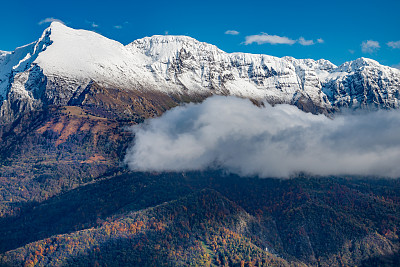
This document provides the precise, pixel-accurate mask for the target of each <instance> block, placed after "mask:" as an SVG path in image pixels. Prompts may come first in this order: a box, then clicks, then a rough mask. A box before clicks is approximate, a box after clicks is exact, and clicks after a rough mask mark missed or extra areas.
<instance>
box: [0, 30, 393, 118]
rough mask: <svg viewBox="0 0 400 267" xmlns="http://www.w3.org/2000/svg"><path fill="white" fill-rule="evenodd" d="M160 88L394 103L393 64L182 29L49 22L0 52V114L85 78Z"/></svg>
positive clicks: (324, 106)
mask: <svg viewBox="0 0 400 267" xmlns="http://www.w3.org/2000/svg"><path fill="white" fill-rule="evenodd" d="M92 82H96V83H97V84H99V85H100V86H103V87H105V88H117V89H120V90H123V91H129V90H139V91H156V92H160V93H163V94H166V95H171V94H177V95H183V96H187V97H188V98H189V99H190V98H191V96H193V95H200V96H203V98H205V97H208V96H210V95H233V96H238V97H242V98H249V99H251V100H256V101H259V102H262V101H267V102H269V103H271V104H280V103H285V104H292V105H296V106H297V107H299V108H300V109H302V110H304V111H307V112H312V113H331V112H334V111H338V110H340V109H342V108H354V109H357V108H366V109H376V108H385V109H388V108H389V109H390V108H398V107H399V95H400V94H399V90H400V70H397V69H394V68H390V67H387V66H383V65H380V64H379V63H378V62H376V61H374V60H372V59H366V58H360V59H357V60H354V61H350V62H346V63H343V64H342V65H340V66H336V65H334V64H332V63H331V62H329V61H328V60H325V59H320V60H313V59H295V58H293V57H283V58H277V57H274V56H269V55H263V54H248V53H239V52H236V53H226V52H224V51H222V50H220V49H219V48H218V47H216V46H215V45H212V44H208V43H204V42H200V41H197V40H196V39H194V38H192V37H188V36H170V35H167V36H162V35H156V36H152V37H145V38H142V39H138V40H135V41H133V42H131V43H130V44H128V45H123V44H121V43H119V42H117V41H114V40H111V39H108V38H106V37H104V36H101V35H100V34H98V33H95V32H91V31H87V30H75V29H72V28H69V27H67V26H65V25H63V24H61V23H59V22H53V23H52V24H51V25H50V27H48V28H47V29H46V30H45V31H44V32H43V34H42V36H41V37H40V38H39V39H38V41H36V42H33V43H31V44H28V45H26V46H23V47H19V48H17V49H15V51H14V52H2V53H1V55H0V99H1V100H3V101H2V103H1V107H0V108H1V110H0V121H2V122H11V121H13V120H14V119H15V118H16V117H17V116H18V114H19V113H21V112H22V113H23V112H26V111H29V110H34V109H38V108H41V107H43V106H46V105H48V104H56V105H66V104H67V103H68V102H70V100H71V98H72V97H73V96H74V95H77V94H78V95H79V94H80V93H81V92H82V90H84V88H86V87H87V86H89V84H90V83H92Z"/></svg>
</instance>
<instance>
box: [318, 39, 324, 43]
mask: <svg viewBox="0 0 400 267" xmlns="http://www.w3.org/2000/svg"><path fill="white" fill-rule="evenodd" d="M317 42H318V43H319V44H323V43H325V41H324V39H322V38H318V39H317Z"/></svg>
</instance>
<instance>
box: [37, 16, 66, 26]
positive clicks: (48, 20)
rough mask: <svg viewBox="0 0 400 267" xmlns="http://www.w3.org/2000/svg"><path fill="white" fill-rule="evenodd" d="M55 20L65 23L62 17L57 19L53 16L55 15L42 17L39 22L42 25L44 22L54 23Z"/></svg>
mask: <svg viewBox="0 0 400 267" xmlns="http://www.w3.org/2000/svg"><path fill="white" fill-rule="evenodd" d="M54 21H56V22H60V23H62V24H65V23H64V21H62V20H60V19H55V18H53V17H51V18H45V19H42V20H41V21H39V22H38V24H39V25H42V24H46V23H52V22H54Z"/></svg>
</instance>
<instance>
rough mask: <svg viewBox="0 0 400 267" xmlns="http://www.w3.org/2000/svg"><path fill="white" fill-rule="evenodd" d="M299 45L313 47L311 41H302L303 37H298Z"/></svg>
mask: <svg viewBox="0 0 400 267" xmlns="http://www.w3.org/2000/svg"><path fill="white" fill-rule="evenodd" d="M299 44H301V45H304V46H308V45H313V44H314V41H313V40H306V39H304V37H300V38H299Z"/></svg>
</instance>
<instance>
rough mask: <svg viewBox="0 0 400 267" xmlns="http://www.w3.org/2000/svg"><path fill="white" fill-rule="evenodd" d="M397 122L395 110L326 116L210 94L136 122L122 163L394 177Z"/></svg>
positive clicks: (399, 149)
mask: <svg viewBox="0 0 400 267" xmlns="http://www.w3.org/2000/svg"><path fill="white" fill-rule="evenodd" d="M398 121H400V111H398V110H393V111H383V110H381V111H377V112H370V113H361V114H360V113H359V114H347V115H337V116H336V118H335V119H333V120H332V119H329V118H327V117H325V116H324V115H312V114H310V113H304V112H302V111H300V110H299V109H297V108H296V107H294V106H289V105H277V106H275V107H272V106H270V105H268V104H265V108H258V107H256V106H255V105H253V104H252V103H251V102H250V101H248V100H245V99H239V98H234V97H222V96H219V97H211V98H208V99H207V100H205V101H204V102H203V103H202V104H188V105H187V106H181V107H177V108H174V109H172V110H170V111H167V112H166V113H165V114H164V115H163V116H161V117H159V118H155V119H150V120H148V121H147V122H146V123H145V124H141V125H138V126H135V127H134V128H133V130H134V132H135V135H136V137H135V144H134V145H133V146H132V147H131V148H130V149H129V150H128V151H127V156H126V158H125V163H127V164H128V166H129V167H130V168H131V169H132V170H135V171H188V170H205V169H209V168H223V169H225V170H227V171H230V172H232V173H237V174H239V175H243V176H253V175H258V176H260V177H290V176H291V175H293V174H296V173H298V172H306V173H312V174H316V175H342V174H347V175H378V176H387V177H400V165H399V164H398V162H399V160H400V135H399V134H398V133H399V132H400V124H399V123H398Z"/></svg>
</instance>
